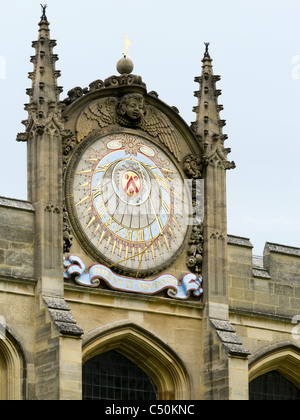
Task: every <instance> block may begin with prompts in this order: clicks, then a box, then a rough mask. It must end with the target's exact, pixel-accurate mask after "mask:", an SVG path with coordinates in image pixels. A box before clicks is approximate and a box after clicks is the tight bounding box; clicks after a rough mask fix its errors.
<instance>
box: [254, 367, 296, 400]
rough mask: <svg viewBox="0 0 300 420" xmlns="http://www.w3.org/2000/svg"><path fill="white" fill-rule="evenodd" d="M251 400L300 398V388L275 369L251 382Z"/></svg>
mask: <svg viewBox="0 0 300 420" xmlns="http://www.w3.org/2000/svg"><path fill="white" fill-rule="evenodd" d="M249 400H300V389H299V388H297V387H296V386H295V385H294V384H293V383H292V382H290V381H288V380H287V379H286V378H284V377H283V376H282V375H281V374H280V373H279V372H277V371H276V370H273V371H271V372H268V373H265V374H264V375H261V376H259V377H257V378H256V379H254V380H253V381H251V382H250V384H249Z"/></svg>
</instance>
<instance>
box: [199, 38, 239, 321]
mask: <svg viewBox="0 0 300 420" xmlns="http://www.w3.org/2000/svg"><path fill="white" fill-rule="evenodd" d="M208 46H209V43H205V53H204V57H203V59H202V74H201V76H200V77H196V78H195V81H196V82H199V83H200V89H199V91H197V92H195V96H196V97H198V105H197V106H196V107H195V108H194V111H195V112H196V121H195V122H194V123H193V124H192V129H193V131H194V133H195V135H196V137H197V139H198V141H199V143H200V145H201V149H202V166H203V170H202V177H203V179H204V195H205V198H204V212H205V216H204V222H203V237H204V247H203V264H202V268H203V282H204V284H205V283H206V284H205V286H206V287H204V290H205V294H204V300H205V301H206V303H207V304H208V308H209V307H212V308H213V307H214V304H216V303H217V304H220V303H221V304H223V305H224V308H226V309H224V313H223V314H222V316H223V317H225V318H226V316H228V279H227V257H226V255H227V214H226V169H230V168H233V167H235V165H234V162H228V160H227V154H228V153H229V152H230V149H225V148H224V140H225V139H226V137H227V136H225V135H224V134H223V126H224V125H225V121H224V120H222V119H221V118H220V111H221V110H222V109H223V106H222V105H219V104H218V96H219V95H220V94H221V91H220V90H218V89H217V88H216V82H217V81H219V80H220V76H215V75H214V73H213V67H212V58H211V57H210V54H209V51H208ZM209 315H210V316H212V317H214V316H215V315H214V314H213V313H210V311H209ZM218 316H219V317H220V316H221V315H218Z"/></svg>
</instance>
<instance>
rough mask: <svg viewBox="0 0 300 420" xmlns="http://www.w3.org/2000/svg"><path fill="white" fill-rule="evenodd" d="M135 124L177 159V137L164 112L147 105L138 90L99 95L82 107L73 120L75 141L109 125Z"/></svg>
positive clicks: (133, 126)
mask: <svg viewBox="0 0 300 420" xmlns="http://www.w3.org/2000/svg"><path fill="white" fill-rule="evenodd" d="M114 124H119V125H120V126H122V127H129V128H138V129H140V130H143V131H145V132H146V133H148V134H150V135H151V136H152V137H154V138H157V139H158V140H159V141H160V142H161V143H162V144H163V145H164V146H166V147H167V148H168V149H169V150H170V152H171V153H172V154H173V155H174V156H175V158H176V159H177V160H178V161H179V160H180V138H179V135H178V134H177V131H176V130H175V128H174V127H173V125H172V123H171V122H170V120H169V119H168V117H167V116H166V115H164V114H163V113H162V112H161V111H159V110H158V109H156V108H154V107H153V106H151V105H148V104H147V103H146V102H145V100H144V97H143V96H142V95H141V94H139V93H131V94H127V95H124V96H122V97H121V98H120V99H119V100H118V99H117V98H115V97H108V98H103V99H100V100H97V101H94V102H92V104H90V105H89V106H87V107H86V108H85V110H84V111H83V112H82V114H81V115H80V116H79V118H78V121H77V132H78V142H80V141H81V140H82V139H83V138H85V137H86V136H87V135H88V134H90V133H91V132H92V131H94V130H99V129H101V128H103V127H107V126H109V125H114Z"/></svg>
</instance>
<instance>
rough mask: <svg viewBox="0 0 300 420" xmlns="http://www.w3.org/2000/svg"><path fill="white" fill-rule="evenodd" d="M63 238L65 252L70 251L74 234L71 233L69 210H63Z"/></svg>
mask: <svg viewBox="0 0 300 420" xmlns="http://www.w3.org/2000/svg"><path fill="white" fill-rule="evenodd" d="M63 240H64V253H68V252H69V251H70V249H71V246H72V243H73V235H72V233H71V228H70V222H69V217H68V212H67V211H66V209H65V208H64V210H63Z"/></svg>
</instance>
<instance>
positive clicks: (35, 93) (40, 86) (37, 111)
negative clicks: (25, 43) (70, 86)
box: [17, 5, 62, 141]
mask: <svg viewBox="0 0 300 420" xmlns="http://www.w3.org/2000/svg"><path fill="white" fill-rule="evenodd" d="M41 6H42V9H43V12H42V16H41V20H40V22H39V27H40V28H39V35H38V40H37V41H33V43H32V46H33V48H35V52H36V53H35V55H33V56H32V57H31V60H30V61H31V62H32V63H33V65H34V69H33V71H32V72H30V73H29V75H28V78H29V79H31V80H32V87H31V88H29V89H27V91H26V92H27V94H28V96H29V99H30V101H29V103H28V104H26V105H25V110H27V111H28V120H25V121H23V124H24V125H25V126H26V133H20V134H18V136H17V141H27V140H28V135H29V132H30V131H32V129H33V126H36V127H40V129H42V127H44V126H45V123H46V122H48V121H49V118H53V119H54V120H56V123H57V124H58V125H60V126H61V122H60V121H59V119H60V118H59V117H60V115H61V105H60V93H61V92H62V87H59V86H57V79H58V77H60V71H59V70H56V69H55V63H56V61H57V60H58V56H57V55H56V54H53V48H54V47H55V46H56V41H55V40H53V39H51V38H50V29H49V25H50V23H49V21H48V19H47V16H46V7H47V6H46V5H41Z"/></svg>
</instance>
